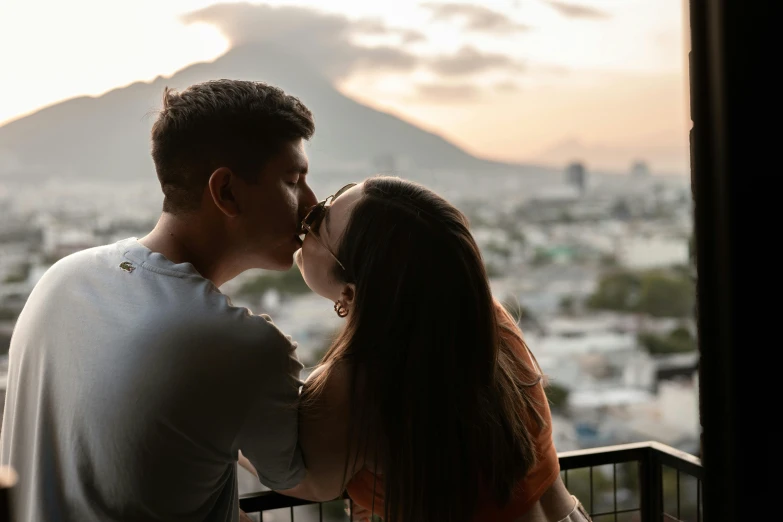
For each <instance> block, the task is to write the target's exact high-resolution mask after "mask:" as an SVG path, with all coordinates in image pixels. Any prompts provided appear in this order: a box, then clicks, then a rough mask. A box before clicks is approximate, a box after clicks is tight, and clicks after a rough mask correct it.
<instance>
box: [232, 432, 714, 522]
mask: <svg viewBox="0 0 783 522" xmlns="http://www.w3.org/2000/svg"><path fill="white" fill-rule="evenodd" d="M560 469H561V475H562V477H563V481H564V482H565V484H566V486H567V487H568V489H569V490H570V491H571V493H572V494H574V495H576V497H577V498H579V500H580V501H581V502H582V504H583V505H584V507H585V509H586V510H587V511H588V513H590V515H591V516H592V518H593V521H594V522H702V520H703V519H702V479H703V477H704V469H703V468H702V466H701V461H700V460H699V459H698V458H696V457H694V456H692V455H689V454H687V453H684V452H682V451H678V450H676V449H674V448H670V447H669V446H666V445H664V444H659V443H657V442H644V443H639V444H624V445H621V446H609V447H605V448H595V449H589V450H580V451H569V452H565V453H561V454H560ZM239 502H240V507H241V508H242V510H244V511H245V512H246V513H255V514H256V515H255V516H256V517H258V518H259V520H261V521H262V522H289V521H290V522H294V521H296V520H299V521H300V522H311V521H312V522H314V521H316V520H317V521H319V522H332V521H343V520H346V521H347V520H352V517H351V516H350V515H347V514H345V512H344V504H343V501H342V500H336V501H332V502H323V503H312V502H308V501H306V500H299V499H295V498H291V497H286V496H284V495H280V494H278V493H274V492H271V491H265V492H261V493H254V494H251V495H246V496H244V497H242V498H240V500H239ZM349 502H350V501H349Z"/></svg>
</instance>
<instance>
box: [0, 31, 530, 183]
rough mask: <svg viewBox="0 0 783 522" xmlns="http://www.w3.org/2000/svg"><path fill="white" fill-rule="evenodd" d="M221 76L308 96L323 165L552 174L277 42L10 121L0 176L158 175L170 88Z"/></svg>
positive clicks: (0, 130) (316, 157)
mask: <svg viewBox="0 0 783 522" xmlns="http://www.w3.org/2000/svg"><path fill="white" fill-rule="evenodd" d="M217 78H237V79H246V80H258V81H265V82H267V83H271V84H274V85H278V86H280V87H282V88H283V89H284V90H286V91H287V92H289V93H291V94H294V95H296V96H298V97H300V98H301V99H302V101H303V102H304V103H305V104H306V105H307V106H308V107H309V108H310V109H311V110H312V111H313V113H314V115H315V119H316V134H315V136H314V138H313V140H312V142H311V144H310V146H309V148H308V154H309V155H310V159H311V163H312V165H313V167H314V169H317V170H320V171H324V170H326V171H329V170H332V171H337V170H340V169H345V170H366V172H367V174H368V175H369V174H371V173H372V170H373V162H374V161H377V160H378V158H383V157H389V156H392V157H394V158H395V159H396V161H397V163H398V164H399V165H407V168H409V169H411V170H417V169H418V170H441V169H445V170H449V169H452V170H459V171H473V172H476V171H482V172H497V171H503V172H506V171H508V172H519V173H524V172H531V173H532V172H538V173H540V172H541V170H542V169H540V168H537V167H530V166H523V165H512V164H505V163H499V162H492V161H486V160H482V159H479V158H476V157H474V156H472V155H470V154H468V153H466V152H465V151H463V150H461V149H460V148H459V147H457V146H455V145H453V144H452V143H449V142H448V141H447V140H445V139H443V138H442V137H440V136H438V135H436V134H433V133H430V132H426V131H424V130H422V129H420V128H418V127H416V126H414V125H412V124H410V123H407V122H405V121H403V120H401V119H400V118H397V117H395V116H393V115H391V114H387V113H384V112H381V111H378V110H375V109H373V108H370V107H368V106H366V105H362V104H360V103H357V102H356V101H354V100H352V99H350V98H348V97H347V96H345V95H343V94H341V93H340V92H339V91H338V90H337V89H336V88H335V87H334V86H333V85H332V84H331V83H330V82H329V81H328V80H327V79H326V78H325V77H324V76H322V75H320V74H319V73H318V72H317V69H316V68H315V67H311V66H309V65H308V64H307V63H306V62H304V61H302V60H301V59H298V58H297V59H293V58H291V57H287V56H286V55H285V53H284V52H282V51H281V50H279V49H277V48H274V47H271V46H269V45H264V46H261V45H247V46H242V47H237V48H234V49H232V50H231V51H229V52H228V53H226V54H225V55H223V56H222V57H220V58H218V59H217V60H215V61H214V62H210V63H199V64H194V65H191V66H189V67H187V68H185V69H182V70H181V71H179V72H177V73H176V74H174V75H173V76H172V77H170V78H163V77H158V78H156V79H155V80H153V81H152V82H149V83H145V82H137V83H134V84H131V85H129V86H127V87H123V88H119V89H115V90H112V91H110V92H108V93H106V94H104V95H102V96H98V97H79V98H74V99H71V100H67V101H64V102H62V103H58V104H56V105H53V106H50V107H47V108H45V109H42V110H40V111H38V112H36V113H34V114H31V115H29V116H26V117H24V118H21V119H19V120H16V121H12V122H10V123H8V124H6V125H4V126H3V127H0V178H2V177H6V178H11V177H13V179H22V178H23V179H27V180H31V181H37V180H43V179H47V178H50V177H57V178H65V179H86V180H93V179H95V180H113V179H117V180H132V179H134V178H138V179H141V178H142V177H148V176H150V175H151V172H154V171H153V165H152V160H151V159H150V157H149V131H150V128H151V126H152V123H153V122H154V120H155V111H156V109H157V108H158V107H159V106H160V100H161V96H162V93H163V89H164V87H165V86H170V87H174V88H177V89H183V88H185V87H187V86H188V85H191V84H193V83H198V82H202V81H205V80H209V79H217Z"/></svg>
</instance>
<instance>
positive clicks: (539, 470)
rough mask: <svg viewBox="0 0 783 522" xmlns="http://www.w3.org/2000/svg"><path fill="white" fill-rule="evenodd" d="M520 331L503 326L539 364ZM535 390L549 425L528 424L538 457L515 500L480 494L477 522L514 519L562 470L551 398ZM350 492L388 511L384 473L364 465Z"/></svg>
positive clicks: (503, 315) (503, 319) (506, 322)
mask: <svg viewBox="0 0 783 522" xmlns="http://www.w3.org/2000/svg"><path fill="white" fill-rule="evenodd" d="M498 308H499V309H500V310H499V312H498V315H499V317H498V321H499V322H500V324H501V325H503V326H507V327H511V328H513V330H514V331H516V333H517V335H519V334H520V332H519V330H518V328H517V326H516V323H515V322H514V321H513V319H511V317H510V316H509V315H508V313H507V312H506V311H505V310H503V309H502V308H500V306H499V305H498ZM517 335H511V334H510V333H508V332H507V331H506V330H505V329H503V328H501V336H502V337H503V340H504V341H505V342H507V343H508V345H509V346H510V347H511V348H512V349H513V350H514V351H515V352H516V353H517V355H519V356H520V357H522V358H524V359H525V361H526V362H527V363H528V365H529V367H531V368H536V367H537V364H535V363H534V361H533V359H532V357H531V355H530V352H529V351H528V350H527V349H526V348H525V345H524V344H523V343H522V341H521V339H520V338H519V337H517ZM529 390H530V393H532V394H533V398H534V399H535V403H536V404H537V406H536V409H537V410H538V413H539V414H540V415H541V417H542V418H543V419H544V421H545V422H546V426H545V427H544V428H543V429H541V428H540V427H539V426H538V424H537V423H536V422H535V419H533V418H532V417H531V425H530V426H528V428H529V429H530V432H531V434H532V435H533V437H534V439H535V443H536V450H537V456H538V460H537V461H536V464H535V466H533V467H532V468H531V469H530V471H528V473H527V475H525V478H523V479H522V480H520V481H519V483H518V484H517V485H516V487H515V488H514V492H513V494H512V497H511V501H510V502H509V503H508V504H507V505H505V506H500V505H498V504H497V503H496V502H495V501H494V500H493V499H492V496H491V494H490V492H489V491H488V490H487V491H482V492H481V494H480V495H479V505H478V509H477V511H476V514H475V516H474V517H473V520H474V522H485V521H486V522H489V521H491V522H505V521H509V522H510V521H512V520H514V519H516V518H518V517H520V516H522V515H524V514H525V513H527V512H528V511H529V510H530V508H532V507H533V505H535V503H536V502H538V500H539V499H540V498H541V496H542V495H543V494H544V492H545V491H546V490H547V489H549V487H550V486H551V485H552V484H553V483H554V482H555V480H557V477H558V475H559V474H560V462H559V461H558V458H557V451H556V450H555V445H554V443H553V442H552V414H551V413H550V411H549V402H548V401H547V398H546V394H545V393H544V387H543V384H542V383H539V384H537V385H535V386H533V387H531V388H530V389H529ZM347 489H348V494H349V495H350V497H351V499H353V501H354V502H356V503H357V504H359V505H360V506H363V507H365V508H367V509H372V510H373V512H374V513H375V514H377V515H379V516H383V515H384V504H383V492H384V484H383V476H382V475H381V474H378V475H377V476H376V475H375V474H374V473H373V472H372V471H370V470H368V469H367V468H362V469H361V470H360V471H359V472H358V473H357V474H356V475H355V476H354V477H353V478H352V479H351V481H350V482H349V483H348V488H347ZM373 491H374V493H375V495H374V496H375V503H374V504H373Z"/></svg>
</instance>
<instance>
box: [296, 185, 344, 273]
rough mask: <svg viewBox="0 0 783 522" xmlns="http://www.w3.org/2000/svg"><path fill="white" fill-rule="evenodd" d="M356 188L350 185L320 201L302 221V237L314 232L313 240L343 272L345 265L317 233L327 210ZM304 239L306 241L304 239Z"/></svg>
mask: <svg viewBox="0 0 783 522" xmlns="http://www.w3.org/2000/svg"><path fill="white" fill-rule="evenodd" d="M355 186H356V183H349V184H347V185H346V186H344V187H343V188H341V189H340V190H338V191H337V192H335V193H334V194H332V195H331V196H329V197H328V198H326V199H325V200H323V201H319V202H318V203H316V204H315V205H314V206H313V207H312V208H311V209H310V210H309V211H308V212H307V215H306V216H305V217H304V219H303V220H302V235H303V236H305V235H307V234H309V233H311V232H312V236H313V239H315V240H316V241H318V244H319V245H321V246H322V247H324V249H325V250H326V251H327V252H329V254H330V255H331V256H332V257H333V258H334V260H335V261H337V264H338V265H340V268H342V269H343V270H345V265H343V264H342V262H341V261H340V260H339V259H337V256H336V255H335V253H334V252H332V249H331V248H329V247H328V246H326V245H325V244H324V242H323V241H321V238H319V237H318V233H317V232H316V231H317V230H318V227H320V226H321V221H323V219H324V216H326V212H327V210H328V209H329V207H330V206H331V205H332V203H333V202H334V200H335V199H337V198H339V197H340V196H341V195H342V194H344V193H345V192H346V191H347V190H348V189H350V188H351V187H355ZM302 239H304V237H303V238H302Z"/></svg>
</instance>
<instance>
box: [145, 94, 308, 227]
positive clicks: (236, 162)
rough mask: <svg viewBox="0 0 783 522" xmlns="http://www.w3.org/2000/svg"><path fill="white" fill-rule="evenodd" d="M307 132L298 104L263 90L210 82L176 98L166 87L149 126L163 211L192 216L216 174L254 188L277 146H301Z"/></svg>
mask: <svg viewBox="0 0 783 522" xmlns="http://www.w3.org/2000/svg"><path fill="white" fill-rule="evenodd" d="M314 131H315V123H314V122H313V115H312V113H311V112H310V110H309V109H308V108H307V107H305V105H304V104H303V103H302V102H301V101H299V99H298V98H295V97H294V96H290V95H288V94H286V93H285V92H283V90H282V89H279V88H277V87H273V86H271V85H267V84H265V83H261V82H250V81H240V80H214V81H209V82H204V83H199V84H196V85H192V86H190V87H188V88H187V89H185V90H184V91H182V92H177V91H174V90H172V89H169V88H168V87H167V88H166V89H165V91H164V93H163V108H162V110H161V111H160V114H159V115H158V119H157V120H156V121H155V124H154V125H153V127H152V159H153V161H154V162H155V170H156V171H157V173H158V179H159V180H160V185H161V188H162V189H163V195H164V201H163V211H164V212H171V213H185V212H190V211H194V210H197V209H198V208H199V205H200V203H201V196H202V194H203V191H204V187H206V184H207V181H208V180H209V176H210V175H211V174H212V172H214V171H215V170H216V169H218V168H220V167H227V168H230V169H231V170H232V171H233V172H234V173H236V174H237V175H238V176H241V177H242V178H243V179H245V180H247V181H249V182H254V181H255V180H257V179H258V178H257V177H258V175H259V173H260V171H261V170H262V169H263V167H264V164H265V163H266V162H267V161H268V160H269V159H271V158H272V157H274V156H275V155H276V154H277V153H278V152H279V151H280V148H281V146H282V145H283V144H285V143H287V142H291V141H293V140H297V139H305V140H308V139H310V137H311V136H312V135H313V132H314Z"/></svg>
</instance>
